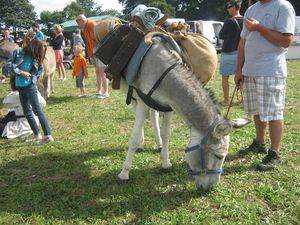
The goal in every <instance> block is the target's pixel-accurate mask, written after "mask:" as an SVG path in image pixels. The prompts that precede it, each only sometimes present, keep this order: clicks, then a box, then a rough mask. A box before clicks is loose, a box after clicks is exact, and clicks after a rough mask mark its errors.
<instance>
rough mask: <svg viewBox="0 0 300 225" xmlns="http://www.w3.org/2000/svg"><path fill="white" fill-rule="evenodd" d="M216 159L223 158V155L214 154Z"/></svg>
mask: <svg viewBox="0 0 300 225" xmlns="http://www.w3.org/2000/svg"><path fill="white" fill-rule="evenodd" d="M214 156H215V157H216V158H217V159H219V160H222V159H223V156H219V155H216V154H215V155H214Z"/></svg>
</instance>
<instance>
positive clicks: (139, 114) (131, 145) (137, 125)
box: [118, 103, 149, 180]
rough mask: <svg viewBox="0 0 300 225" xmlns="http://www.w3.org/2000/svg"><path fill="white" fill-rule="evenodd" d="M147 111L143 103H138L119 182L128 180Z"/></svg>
mask: <svg viewBox="0 0 300 225" xmlns="http://www.w3.org/2000/svg"><path fill="white" fill-rule="evenodd" d="M148 110H149V108H148V107H147V106H145V104H143V103H138V104H137V106H136V110H135V121H134V126H133V131H132V134H131V137H130V139H129V142H128V152H127V156H126V159H125V162H124V164H123V168H122V171H121V173H119V175H118V177H119V179H121V180H128V179H129V171H130V169H131V166H132V160H133V156H134V153H135V151H136V149H138V147H139V146H140V144H141V140H142V132H143V129H144V128H143V127H144V122H145V120H146V116H147V113H148Z"/></svg>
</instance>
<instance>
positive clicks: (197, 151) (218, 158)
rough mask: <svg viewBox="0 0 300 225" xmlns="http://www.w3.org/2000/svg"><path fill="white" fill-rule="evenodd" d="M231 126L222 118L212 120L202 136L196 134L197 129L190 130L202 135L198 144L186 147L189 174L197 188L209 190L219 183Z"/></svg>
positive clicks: (192, 133) (193, 133)
mask: <svg viewBox="0 0 300 225" xmlns="http://www.w3.org/2000/svg"><path fill="white" fill-rule="evenodd" d="M231 128H232V124H231V122H230V121H228V120H224V119H222V120H221V121H218V120H216V121H215V122H213V124H211V126H210V127H209V129H208V131H207V132H206V134H205V135H204V136H203V135H197V133H198V132H197V131H195V130H194V131H193V130H191V135H195V134H196V136H198V137H199V136H202V140H199V141H200V144H196V145H194V144H193V145H191V144H190V145H189V147H188V148H187V149H186V162H187V163H188V165H189V174H190V175H192V176H193V177H194V178H195V184H196V187H197V188H198V189H201V190H204V191H209V190H210V189H211V188H212V187H213V186H215V185H216V184H218V183H219V181H220V176H221V174H222V173H223V169H222V167H223V163H224V159H225V156H226V155H227V153H228V149H229V135H228V134H229V132H230V130H231ZM198 134H199V133H198ZM198 143H199V142H198Z"/></svg>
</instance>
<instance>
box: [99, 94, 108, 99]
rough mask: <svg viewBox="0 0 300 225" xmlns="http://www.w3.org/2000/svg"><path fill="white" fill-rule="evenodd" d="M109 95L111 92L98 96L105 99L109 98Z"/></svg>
mask: <svg viewBox="0 0 300 225" xmlns="http://www.w3.org/2000/svg"><path fill="white" fill-rule="evenodd" d="M108 97H109V94H108V93H105V94H102V95H100V96H99V97H98V98H101V99H104V98H108Z"/></svg>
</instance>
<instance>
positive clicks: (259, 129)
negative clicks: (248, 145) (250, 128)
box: [253, 115, 268, 144]
mask: <svg viewBox="0 0 300 225" xmlns="http://www.w3.org/2000/svg"><path fill="white" fill-rule="evenodd" d="M253 118H254V123H255V131H256V140H257V141H259V142H260V143H261V144H265V143H266V129H267V125H268V123H267V122H262V121H261V120H260V118H259V115H255V116H254V117H253Z"/></svg>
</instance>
